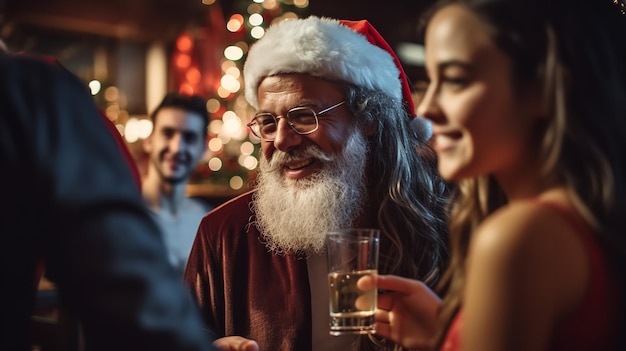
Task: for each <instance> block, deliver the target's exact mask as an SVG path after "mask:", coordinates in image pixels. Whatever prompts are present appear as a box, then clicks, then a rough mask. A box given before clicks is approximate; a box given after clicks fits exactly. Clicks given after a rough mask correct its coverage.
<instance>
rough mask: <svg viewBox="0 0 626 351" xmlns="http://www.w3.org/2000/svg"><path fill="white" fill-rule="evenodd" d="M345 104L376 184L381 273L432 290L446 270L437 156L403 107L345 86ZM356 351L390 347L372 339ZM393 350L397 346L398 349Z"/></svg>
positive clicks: (443, 210) (443, 194)
mask: <svg viewBox="0 0 626 351" xmlns="http://www.w3.org/2000/svg"><path fill="white" fill-rule="evenodd" d="M346 100H347V102H348V106H349V108H350V109H351V110H352V112H353V113H354V114H355V116H356V117H357V118H356V120H357V125H358V127H359V128H361V129H362V130H365V129H368V128H376V133H375V134H374V135H373V136H372V137H370V138H369V140H368V141H369V152H370V154H369V161H368V162H369V164H368V174H367V177H368V180H369V186H370V187H372V186H375V189H376V190H375V195H374V196H375V198H371V199H369V202H370V203H374V204H378V210H377V218H376V219H377V221H378V225H379V228H380V230H381V249H380V252H381V254H380V264H379V272H380V273H381V274H395V275H399V276H403V277H409V278H413V279H419V280H422V281H424V282H425V283H426V284H428V285H430V286H434V284H435V283H436V282H437V280H438V279H439V276H440V274H441V273H442V272H443V271H444V270H445V268H446V263H447V260H448V253H447V216H446V206H447V193H448V191H447V186H446V184H445V183H444V182H443V180H442V179H441V178H440V177H439V175H438V174H437V164H436V158H435V154H434V152H433V151H432V149H431V148H430V146H429V145H428V144H427V143H426V142H424V141H423V140H422V139H423V136H421V135H418V133H417V132H416V131H414V130H413V129H412V128H411V126H410V119H409V117H408V116H407V113H406V112H405V110H404V108H403V107H402V104H401V103H400V102H398V101H397V100H395V99H392V98H390V97H389V96H388V95H387V94H385V93H382V92H377V91H368V90H365V89H362V88H359V87H354V86H349V87H348V89H347V94H346ZM366 340H368V338H367V337H364V338H361V339H360V340H359V342H358V343H357V344H358V347H357V349H359V350H367V349H374V348H375V349H377V350H381V349H393V348H394V347H396V346H394V345H391V344H387V343H386V342H384V341H380V340H375V339H373V338H372V337H370V338H369V341H367V342H366ZM396 348H397V347H396Z"/></svg>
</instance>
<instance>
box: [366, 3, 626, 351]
mask: <svg viewBox="0 0 626 351" xmlns="http://www.w3.org/2000/svg"><path fill="white" fill-rule="evenodd" d="M425 23H426V27H425V29H426V30H425V38H424V41H425V47H426V68H427V72H428V75H429V78H430V84H429V87H428V90H427V92H426V95H425V97H424V99H423V100H422V102H421V104H420V106H419V107H418V113H419V114H420V115H422V116H423V117H425V118H427V119H429V120H430V121H431V122H432V123H433V145H434V148H435V151H436V152H437V155H438V168H439V172H440V174H441V175H442V177H443V178H444V179H446V180H447V181H450V182H454V183H456V186H455V188H454V189H455V193H454V194H453V199H452V201H451V208H450V243H451V261H450V266H449V268H448V269H447V271H446V273H445V274H444V276H443V277H442V280H441V281H440V283H439V286H438V288H439V291H438V293H439V294H440V295H441V296H443V299H442V300H440V299H439V297H438V296H437V295H436V294H435V293H433V292H431V291H430V290H429V289H428V288H427V287H426V285H425V284H423V283H421V282H418V281H414V280H408V279H405V278H399V277H396V276H379V277H378V278H376V279H372V278H364V279H362V280H361V281H360V282H359V283H360V284H361V286H362V287H363V288H369V287H371V286H372V284H376V285H377V287H378V288H380V289H385V290H387V291H389V293H385V294H381V295H380V297H379V301H378V303H379V306H378V308H379V311H378V312H377V317H376V318H377V325H376V330H377V333H378V334H379V335H381V336H383V337H387V338H390V339H392V340H394V341H396V342H398V343H399V344H401V345H403V346H404V347H407V348H411V349H419V350H422V349H439V350H461V349H463V350H481V351H491V350H507V351H510V350H616V349H624V348H623V347H624V345H623V342H622V340H619V338H620V334H622V335H623V334H624V324H623V321H624V315H625V313H624V302H623V296H624V291H625V290H624V287H625V284H624V279H625V277H626V274H625V272H624V267H626V264H625V262H624V260H625V258H626V240H625V238H626V236H625V235H624V221H625V219H626V203H625V202H626V188H625V186H624V184H625V178H626V175H625V174H624V172H625V171H626V154H624V152H623V151H624V150H626V145H625V142H626V98H625V97H626V65H625V64H624V63H625V62H626V16H623V15H622V14H621V13H620V11H619V9H618V8H616V6H615V5H614V3H613V1H610V0H594V1H587V0H584V1H583V0H572V1H559V0H553V1H544V0H526V1H518V0H453V1H449V0H448V1H440V2H439V3H437V4H436V5H435V7H434V8H433V10H432V11H431V12H429V14H428V15H427V17H426V21H425Z"/></svg>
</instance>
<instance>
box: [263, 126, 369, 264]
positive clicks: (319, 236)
mask: <svg viewBox="0 0 626 351" xmlns="http://www.w3.org/2000/svg"><path fill="white" fill-rule="evenodd" d="M294 157H297V158H302V157H313V158H317V159H318V160H320V161H322V162H323V163H324V166H323V167H322V169H321V170H320V171H319V172H317V173H316V174H313V175H311V176H309V177H307V178H306V179H298V180H295V179H288V178H284V177H283V176H282V166H283V165H284V164H285V162H288V161H289V160H290V159H293V158H294ZM260 159H261V161H260V172H259V176H258V187H257V189H258V190H257V193H256V195H255V197H254V200H253V209H254V211H255V214H256V222H255V224H256V226H257V228H258V229H259V231H260V232H261V234H262V237H263V239H264V241H265V244H266V246H267V248H268V249H269V250H270V251H272V252H275V253H278V254H289V253H297V252H303V253H306V254H310V253H316V252H320V251H321V250H322V249H323V247H324V237H325V234H326V232H328V231H329V230H331V229H337V228H347V227H351V225H352V222H353V221H354V219H355V218H356V216H357V215H358V214H359V213H360V212H361V210H362V209H363V203H364V200H365V198H366V186H365V177H364V174H365V165H366V159H367V141H366V140H365V138H364V137H363V136H362V135H361V133H360V132H358V130H356V129H355V130H354V131H353V132H352V133H351V135H349V136H348V141H347V142H346V147H345V149H344V151H343V153H342V154H340V155H336V156H328V155H326V154H325V153H324V152H323V151H322V150H321V149H320V148H319V147H317V146H310V147H308V148H306V149H304V150H298V151H295V152H290V153H289V154H286V153H284V152H282V151H278V150H275V151H274V154H273V155H272V159H271V160H270V161H267V160H266V159H265V158H264V157H261V158H260Z"/></svg>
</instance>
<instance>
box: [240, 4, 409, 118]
mask: <svg viewBox="0 0 626 351" xmlns="http://www.w3.org/2000/svg"><path fill="white" fill-rule="evenodd" d="M279 73H307V74H310V75H312V76H316V77H321V78H326V79H332V80H340V81H344V82H348V83H351V84H354V85H356V86H360V87H363V88H367V89H371V90H377V91H381V92H383V93H386V94H388V95H389V96H391V97H392V98H395V99H397V100H398V101H402V83H401V81H400V78H399V77H400V71H399V70H398V68H397V67H396V64H395V63H394V60H393V57H392V56H391V55H390V54H389V53H388V52H387V51H385V50H383V49H382V48H380V47H378V46H376V45H372V44H371V43H370V42H369V41H368V40H367V38H366V37H365V36H363V35H361V34H359V33H357V32H355V31H353V30H352V29H350V28H348V27H346V26H344V25H342V24H340V23H339V21H337V20H334V19H330V18H319V17H315V16H310V17H308V18H306V19H294V20H284V21H282V22H279V23H278V24H275V25H272V26H270V28H269V29H268V30H267V32H266V33H265V36H263V38H261V39H260V40H259V41H258V42H256V43H254V44H253V45H252V46H251V48H250V51H249V52H248V58H247V60H246V63H245V65H244V70H243V74H244V81H245V96H246V100H248V103H250V105H252V106H253V107H254V108H258V107H259V106H258V99H257V88H258V86H259V83H260V81H261V80H262V79H263V78H264V77H267V76H271V75H275V74H279Z"/></svg>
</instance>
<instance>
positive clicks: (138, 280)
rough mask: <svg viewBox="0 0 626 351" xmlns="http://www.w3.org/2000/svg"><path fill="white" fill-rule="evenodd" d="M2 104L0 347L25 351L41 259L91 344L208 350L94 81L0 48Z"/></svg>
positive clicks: (204, 334) (112, 347)
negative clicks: (93, 91)
mask: <svg viewBox="0 0 626 351" xmlns="http://www.w3.org/2000/svg"><path fill="white" fill-rule="evenodd" d="M0 106H2V108H1V109H0V160H1V162H2V165H3V171H2V172H1V173H0V182H2V184H5V185H6V187H5V189H4V190H3V191H2V201H1V202H0V251H1V252H0V257H2V265H0V280H1V281H2V284H3V289H2V291H3V300H4V301H5V303H3V308H2V313H0V321H1V325H0V349H2V350H30V345H31V341H30V340H31V336H32V335H31V334H30V324H31V313H32V312H33V308H34V304H35V299H36V293H37V291H36V290H37V282H38V281H39V278H40V277H41V269H40V267H41V263H42V262H43V261H45V267H46V274H47V276H48V278H50V279H51V280H52V281H54V283H55V284H56V287H57V290H58V295H59V299H60V304H61V306H62V308H67V309H68V310H69V311H71V312H72V313H73V314H75V315H76V316H77V317H78V318H79V319H80V321H81V325H82V329H83V333H84V338H85V344H86V347H87V348H88V349H89V350H129V351H130V350H172V351H173V350H210V349H212V348H211V346H210V343H211V341H212V339H211V338H210V336H209V334H208V333H207V331H206V329H205V328H204V326H203V324H202V320H201V318H200V316H199V313H198V311H197V306H195V305H194V303H193V301H192V299H191V298H190V296H189V291H188V290H187V289H186V287H185V286H184V285H183V284H182V283H181V280H180V276H179V275H177V274H176V272H175V271H174V270H173V269H172V268H171V266H170V265H169V264H168V262H167V259H166V258H165V247H164V245H163V242H162V240H161V237H160V232H159V229H158V226H157V224H156V223H155V222H154V220H152V218H151V217H150V215H149V213H148V210H147V209H146V207H145V206H144V204H143V202H142V199H141V194H140V191H139V187H138V183H137V182H136V180H135V179H134V178H133V174H132V172H131V169H130V168H129V163H128V162H127V161H126V160H125V159H124V157H123V156H122V154H121V153H120V151H121V150H120V146H121V144H116V141H115V140H114V137H113V136H112V134H111V133H110V131H111V129H108V128H109V127H108V126H107V125H106V123H105V122H106V121H105V120H104V118H103V117H102V115H101V114H100V112H99V111H98V109H97V107H96V105H95V104H94V102H93V99H92V97H91V95H90V94H89V92H88V90H87V87H86V86H85V85H83V84H82V83H81V82H80V81H79V79H78V78H77V77H75V76H74V75H72V74H71V73H69V71H67V70H66V69H64V68H63V67H61V66H60V65H59V64H57V63H54V62H50V60H43V59H40V58H35V57H31V56H25V55H13V54H10V53H5V52H2V53H0ZM107 129H108V130H107ZM112 130H113V131H114V132H117V131H115V130H114V129H112ZM118 136H119V135H118ZM233 345H235V344H234V343H233ZM233 349H234V350H236V349H237V348H235V347H234V346H233ZM241 349H242V350H243V348H241Z"/></svg>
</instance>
